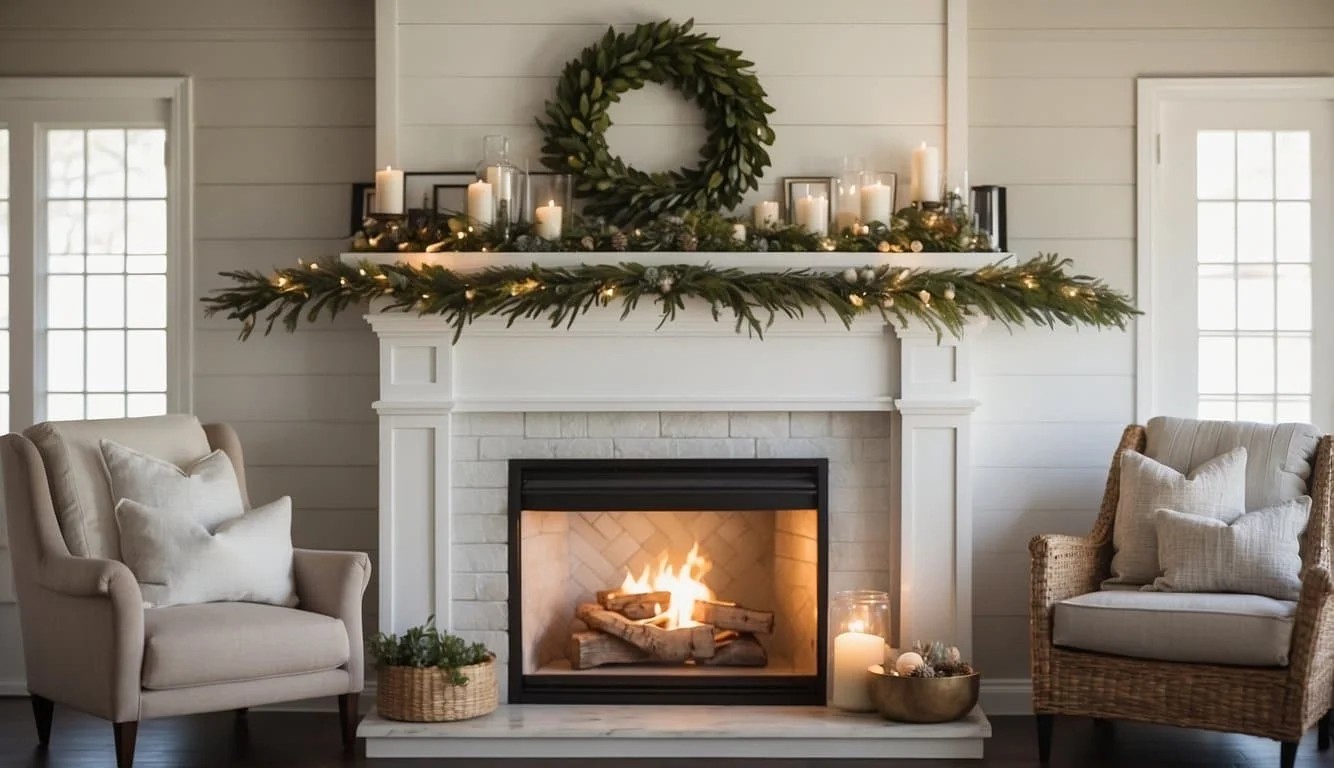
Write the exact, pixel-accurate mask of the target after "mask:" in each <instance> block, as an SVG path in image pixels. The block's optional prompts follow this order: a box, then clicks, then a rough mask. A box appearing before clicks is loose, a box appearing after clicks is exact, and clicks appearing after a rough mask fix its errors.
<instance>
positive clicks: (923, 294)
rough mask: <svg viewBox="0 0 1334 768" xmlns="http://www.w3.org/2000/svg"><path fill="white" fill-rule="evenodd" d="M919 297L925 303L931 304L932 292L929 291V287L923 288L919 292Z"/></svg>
mask: <svg viewBox="0 0 1334 768" xmlns="http://www.w3.org/2000/svg"><path fill="white" fill-rule="evenodd" d="M917 298H918V299H919V300H920V301H921V302H922V303H923V304H930V303H931V292H930V291H928V290H927V289H925V288H923V289H922V290H920V291H918V292H917Z"/></svg>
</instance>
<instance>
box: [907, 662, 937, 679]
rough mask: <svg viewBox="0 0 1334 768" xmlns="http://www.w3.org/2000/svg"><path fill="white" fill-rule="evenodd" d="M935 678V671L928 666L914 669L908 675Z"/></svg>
mask: <svg viewBox="0 0 1334 768" xmlns="http://www.w3.org/2000/svg"><path fill="white" fill-rule="evenodd" d="M935 676H936V669H935V667H933V666H931V665H930V664H923V665H922V666H920V667H918V668H917V669H914V670H913V672H912V674H911V675H909V677H935Z"/></svg>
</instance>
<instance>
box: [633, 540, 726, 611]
mask: <svg viewBox="0 0 1334 768" xmlns="http://www.w3.org/2000/svg"><path fill="white" fill-rule="evenodd" d="M712 568H713V563H711V562H709V558H707V557H705V556H703V555H701V554H700V553H699V542H695V546H693V547H691V548H690V552H689V553H687V554H686V559H685V562H684V563H682V564H681V566H680V568H674V567H673V566H672V565H671V564H669V563H668V562H667V555H665V554H664V555H663V556H662V559H661V560H659V561H658V572H657V573H656V574H653V575H651V576H650V574H649V567H648V566H647V565H646V566H644V570H643V572H642V573H640V574H639V578H637V579H636V578H635V577H634V574H633V573H631V572H630V571H629V570H627V571H626V572H625V581H623V582H621V590H620V591H621V593H622V594H627V595H630V594H642V593H644V592H670V593H671V595H672V602H671V603H670V604H669V605H668V607H667V623H666V629H677V628H679V627H694V626H698V624H699V622H697V621H695V620H694V619H693V618H691V614H693V613H694V610H695V601H696V600H712V599H713V590H712V589H709V587H708V586H707V585H706V584H705V583H704V582H702V581H700V579H702V578H704V574H706V573H708V572H709V570H710V569H712ZM662 612H663V611H662V607H661V606H658V613H662Z"/></svg>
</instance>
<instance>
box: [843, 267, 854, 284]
mask: <svg viewBox="0 0 1334 768" xmlns="http://www.w3.org/2000/svg"><path fill="white" fill-rule="evenodd" d="M843 281H844V282H846V283H849V284H854V283H856V282H857V270H855V269H853V268H852V267H848V268H847V269H845V270H843Z"/></svg>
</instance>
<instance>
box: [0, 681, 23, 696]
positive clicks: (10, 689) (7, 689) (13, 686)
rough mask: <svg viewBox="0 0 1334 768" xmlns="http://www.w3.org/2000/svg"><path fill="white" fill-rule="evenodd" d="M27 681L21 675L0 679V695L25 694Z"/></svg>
mask: <svg viewBox="0 0 1334 768" xmlns="http://www.w3.org/2000/svg"><path fill="white" fill-rule="evenodd" d="M27 695H28V682H27V681H26V680H24V679H23V678H21V677H16V678H12V679H9V680H0V696H27Z"/></svg>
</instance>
